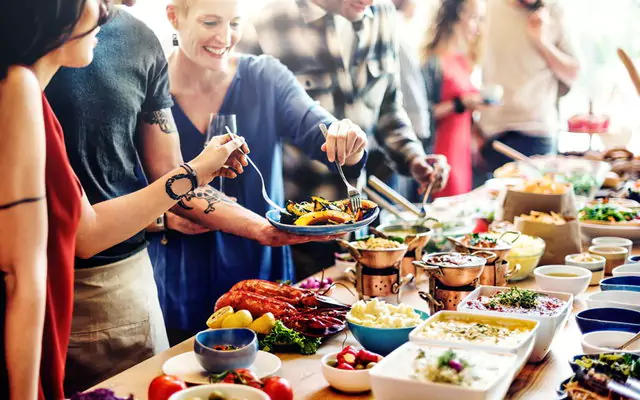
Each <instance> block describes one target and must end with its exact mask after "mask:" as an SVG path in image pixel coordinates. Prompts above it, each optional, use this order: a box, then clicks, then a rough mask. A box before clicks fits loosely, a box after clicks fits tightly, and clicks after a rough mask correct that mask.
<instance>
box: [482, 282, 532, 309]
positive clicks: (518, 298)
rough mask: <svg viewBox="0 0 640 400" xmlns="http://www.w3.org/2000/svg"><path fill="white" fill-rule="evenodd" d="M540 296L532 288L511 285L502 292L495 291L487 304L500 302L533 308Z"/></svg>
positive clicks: (508, 305)
mask: <svg viewBox="0 0 640 400" xmlns="http://www.w3.org/2000/svg"><path fill="white" fill-rule="evenodd" d="M540 296H541V295H540V294H539V293H536V292H534V291H533V290H528V289H519V288H517V287H512V288H510V289H509V290H506V291H504V292H499V293H496V294H495V295H494V296H493V298H492V299H491V301H490V302H489V306H490V307H496V306H497V305H498V304H501V305H503V306H507V307H520V308H527V309H528V308H535V307H536V304H537V301H538V297H540Z"/></svg>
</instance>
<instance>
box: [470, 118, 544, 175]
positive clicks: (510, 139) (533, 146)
mask: <svg viewBox="0 0 640 400" xmlns="http://www.w3.org/2000/svg"><path fill="white" fill-rule="evenodd" d="M496 140H497V141H500V142H502V143H504V144H506V145H507V146H510V147H512V148H514V149H516V150H518V151H519V152H520V153H522V154H524V155H526V156H534V155H540V154H541V155H545V154H551V153H553V152H554V151H555V149H554V141H553V139H552V138H550V137H547V136H544V137H540V136H530V135H527V134H525V133H523V132H519V131H507V132H503V133H501V134H499V135H497V136H495V137H494V138H492V139H491V140H489V141H488V142H487V143H485V145H484V147H483V148H482V158H483V159H484V166H483V168H476V169H474V171H477V173H474V177H473V178H474V179H473V181H474V182H473V183H474V185H473V186H474V187H477V186H480V185H482V184H483V183H484V182H485V181H486V180H487V179H490V178H491V177H492V176H493V171H495V170H496V169H497V168H499V167H501V166H503V165H504V164H506V163H508V162H511V161H513V160H511V159H510V158H508V157H506V156H504V155H503V154H502V153H498V152H497V151H495V150H494V149H493V146H492V144H493V142H494V141H496Z"/></svg>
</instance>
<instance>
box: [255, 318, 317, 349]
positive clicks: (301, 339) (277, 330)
mask: <svg viewBox="0 0 640 400" xmlns="http://www.w3.org/2000/svg"><path fill="white" fill-rule="evenodd" d="M320 343H321V342H320V339H318V338H310V337H307V336H304V335H302V334H301V333H299V332H296V331H294V330H293V329H289V328H287V327H286V326H284V324H283V323H282V322H280V321H276V325H275V326H274V327H273V329H272V330H271V333H269V334H268V335H267V336H265V337H264V339H262V340H261V341H260V349H261V350H264V351H268V352H272V351H273V349H274V347H275V346H286V345H295V346H298V348H299V350H300V354H302V355H305V356H307V355H311V354H316V352H317V351H318V347H320Z"/></svg>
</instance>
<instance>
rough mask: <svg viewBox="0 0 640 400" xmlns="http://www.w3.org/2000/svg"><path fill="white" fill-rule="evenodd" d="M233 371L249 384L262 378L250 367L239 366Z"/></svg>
mask: <svg viewBox="0 0 640 400" xmlns="http://www.w3.org/2000/svg"><path fill="white" fill-rule="evenodd" d="M233 372H235V373H236V375H237V377H238V378H239V380H241V381H245V382H246V383H247V384H248V383H249V382H260V379H258V375H256V373H255V372H253V371H251V370H250V369H247V368H238V369H234V370H233Z"/></svg>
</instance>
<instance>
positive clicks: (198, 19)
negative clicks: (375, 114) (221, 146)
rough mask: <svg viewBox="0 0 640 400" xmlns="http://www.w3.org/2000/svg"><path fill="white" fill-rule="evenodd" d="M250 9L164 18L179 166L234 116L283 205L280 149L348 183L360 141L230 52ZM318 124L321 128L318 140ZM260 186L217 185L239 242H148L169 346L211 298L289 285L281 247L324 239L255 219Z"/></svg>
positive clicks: (170, 13)
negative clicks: (173, 41)
mask: <svg viewBox="0 0 640 400" xmlns="http://www.w3.org/2000/svg"><path fill="white" fill-rule="evenodd" d="M255 6H256V2H255V1H253V0H173V1H171V2H170V3H169V5H168V6H167V17H168V18H167V19H168V20H169V22H170V24H171V26H172V27H173V29H174V32H175V33H176V35H177V39H178V40H177V44H178V46H177V47H176V48H174V51H173V53H172V54H171V56H170V57H169V78H170V83H171V92H172V95H173V99H174V106H173V108H172V111H173V115H174V118H175V121H176V124H177V128H178V133H179V135H180V146H181V150H182V155H183V156H184V157H189V156H190V154H193V153H194V152H198V151H200V149H202V146H203V145H204V142H205V139H206V137H205V133H206V132H207V129H208V127H209V121H210V120H211V118H212V114H218V115H237V132H238V134H239V135H240V136H242V137H244V138H245V139H246V141H247V144H248V145H249V146H251V147H252V149H253V150H252V152H251V159H252V161H253V162H254V163H255V166H256V167H257V169H259V170H260V171H261V172H262V175H263V177H264V181H265V191H266V192H267V194H268V196H269V197H270V198H271V199H273V200H274V201H275V202H277V203H279V204H280V205H282V204H283V203H284V193H283V192H284V187H283V182H282V142H283V141H285V140H286V141H288V142H290V143H292V144H293V145H294V146H297V147H299V148H300V149H301V150H303V151H304V152H305V153H306V154H307V155H308V156H309V157H311V158H313V159H316V160H318V161H321V162H324V163H325V164H327V166H331V167H332V168H334V169H335V165H334V164H333V162H334V161H337V162H339V163H340V164H341V165H344V171H345V174H346V175H348V176H350V177H352V178H353V177H355V176H357V175H359V173H360V170H361V169H362V166H363V165H364V162H365V159H366V157H365V150H364V149H365V147H366V135H365V133H364V132H363V131H362V130H361V129H360V128H359V127H357V126H355V125H354V124H353V123H351V122H350V121H347V120H344V121H336V119H335V118H334V117H333V116H331V115H330V114H329V113H328V112H327V111H326V110H324V109H322V108H321V107H319V106H318V105H316V104H315V102H314V101H313V100H312V99H311V98H310V97H309V96H308V95H307V94H306V92H305V91H304V89H303V88H302V87H301V86H300V84H299V83H298V81H297V80H296V78H295V76H294V75H293V74H292V73H291V72H290V71H289V70H288V69H287V68H286V67H284V66H283V65H282V64H281V63H280V62H278V61H277V60H275V59H274V58H272V57H267V56H261V57H256V56H251V55H246V54H239V53H237V52H236V45H237V44H238V42H239V41H240V40H241V38H242V31H243V29H242V27H243V23H244V21H246V19H247V16H248V15H249V13H251V12H252V11H251V9H250V7H255ZM320 124H325V125H327V126H329V132H328V135H327V138H326V139H325V137H324V136H323V134H322V132H321V131H320V128H319V125H320ZM261 187H262V182H261V180H260V176H259V175H258V174H257V173H255V171H253V170H249V171H247V173H246V175H244V176H243V177H242V178H241V179H239V180H238V181H237V182H233V181H229V182H226V181H225V194H226V195H228V196H231V197H234V198H236V199H237V203H234V205H233V207H234V208H233V212H229V213H225V215H226V216H227V215H228V218H229V219H230V220H232V221H233V225H234V226H243V227H246V232H247V233H242V234H234V235H232V234H231V233H235V232H233V231H231V230H230V229H229V228H226V229H221V231H217V232H209V233H206V234H202V235H191V236H189V235H186V234H184V233H179V232H177V231H171V230H169V231H167V232H165V233H164V234H163V235H157V236H154V237H153V238H152V240H151V246H150V247H149V250H150V253H151V256H152V259H153V260H154V271H155V277H156V282H157V284H158V292H159V296H160V303H161V306H162V308H163V311H164V313H163V314H164V317H165V323H166V326H167V328H168V331H169V336H170V340H171V341H172V342H174V343H176V342H179V341H181V339H183V338H187V337H190V336H192V335H193V334H194V333H196V332H198V331H199V330H200V328H201V325H202V323H203V322H204V321H206V320H207V317H208V316H209V314H210V313H211V310H212V309H213V307H214V304H215V302H216V300H217V298H218V297H219V296H220V295H222V294H223V293H225V292H226V291H227V290H228V289H230V288H231V287H232V286H233V284H235V283H236V282H238V281H241V280H245V279H251V278H261V279H268V280H273V281H275V280H291V279H293V278H294V277H293V262H292V260H291V253H290V249H289V248H288V247H285V246H286V245H288V244H295V243H303V242H308V241H312V240H327V239H328V238H330V237H328V236H325V237H324V239H323V238H322V237H309V236H301V235H295V234H291V233H286V232H284V231H281V230H277V229H276V228H274V227H273V226H271V224H269V222H268V221H267V220H266V219H265V218H263V217H262V216H263V215H265V214H266V213H267V212H268V211H269V206H268V205H267V204H266V203H265V202H264V201H263V198H262V196H261V190H260V189H261ZM232 213H235V214H234V215H231V214H232ZM225 232H228V233H225ZM243 232H245V231H243ZM163 239H164V240H163ZM267 246H274V247H267ZM185 287H188V288H189V292H188V293H187V292H185V291H184V290H183V288H185Z"/></svg>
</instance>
